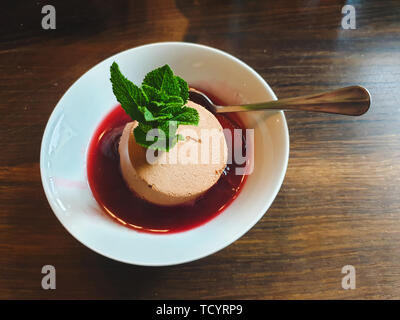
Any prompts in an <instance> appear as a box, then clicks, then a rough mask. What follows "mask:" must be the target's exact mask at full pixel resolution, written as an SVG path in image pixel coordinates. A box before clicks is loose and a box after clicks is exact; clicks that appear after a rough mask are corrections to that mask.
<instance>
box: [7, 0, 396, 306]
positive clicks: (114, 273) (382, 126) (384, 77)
mask: <svg viewBox="0 0 400 320" xmlns="http://www.w3.org/2000/svg"><path fill="white" fill-rule="evenodd" d="M49 3H50V4H53V5H54V6H55V8H56V10H57V11H56V12H57V29H56V30H43V29H42V28H41V19H42V16H43V15H42V14H41V8H42V6H43V5H45V4H48V3H47V1H46V2H44V1H10V0H4V1H2V2H1V4H0V14H1V19H0V21H1V22H0V26H1V27H0V150H1V152H0V298H2V299H9V298H17V299H21V298H29V299H54V298H56V299H60V298H78V299H83V298H132V299H148V298H150V299H166V298H169V299H175V298H177V299H196V298H228V299H229V298H245V299H250V298H254V299H282V298H284V299H319V298H321V299H348V298H358V299H370V298H378V299H390V298H400V98H399V95H400V3H399V2H398V1H396V0H394V1H354V3H355V7H356V18H357V29H355V30H343V29H342V28H341V24H340V21H341V18H342V16H343V15H342V13H341V8H342V6H343V5H344V4H345V1H335V0H326V1H324V0H322V1H317V0H315V1H311V0H309V1H266V0H263V1H239V0H237V1H201V0H194V1H190V0H189V1H188V0H178V1H172V0H165V1H162V0H153V1H82V0H79V1H78V0H70V1H50V2H49ZM350 3H351V1H350ZM167 40H174V41H190V42H197V43H202V44H206V45H210V46H213V47H216V48H219V49H222V50H225V51H227V52H229V53H231V54H233V55H235V56H237V57H238V58H240V59H242V60H243V61H245V62H246V63H248V64H249V65H250V66H252V67H253V68H254V69H255V70H256V71H257V72H259V73H260V74H261V75H262V76H263V77H264V78H265V79H266V80H267V82H268V83H269V84H270V86H271V87H272V89H273V90H274V91H275V93H276V94H277V96H278V97H291V96H295V95H301V94H310V93H314V92H318V91H322V90H328V89H333V88H338V87H341V86H346V85H352V84H360V85H364V86H366V87H367V88H368V89H369V90H370V92H371V95H372V99H373V103H372V107H371V109H370V111H369V112H368V113H367V114H366V115H364V116H362V117H359V118H350V117H345V116H334V115H323V114H308V113H304V112H296V113H287V114H286V117H287V121H288V125H289V130H290V144H291V146H290V160H289V166H288V170H287V174H286V178H285V181H284V183H283V186H282V188H281V190H280V192H279V194H278V196H277V198H276V200H275V202H274V203H273V205H272V206H271V208H270V209H269V211H268V214H266V215H265V216H264V218H263V219H262V220H261V221H260V222H259V223H258V224H257V225H256V226H255V227H254V228H253V229H251V230H250V231H249V232H248V233H247V234H246V235H245V236H243V237H242V238H241V239H239V240H238V241H236V242H235V243H234V244H232V245H230V246H229V247H227V248H226V249H224V250H222V251H220V252H218V253H216V254H214V255H212V256H209V257H207V258H205V259H202V260H199V261H195V262H192V263H188V264H184V265H178V266H172V267H162V268H147V267H138V266H132V265H126V264H123V263H118V262H115V261H112V260H109V259H107V258H104V257H102V256H100V255H98V254H96V253H94V252H92V251H90V250H89V249H87V248H86V247H84V246H82V245H81V244H80V243H79V242H78V241H76V240H75V239H73V238H72V237H71V236H70V235H69V233H68V232H67V231H66V230H65V229H64V228H63V227H62V226H61V224H60V223H59V222H58V220H57V219H56V217H55V216H54V214H53V213H52V211H51V209H50V207H49V205H48V203H47V201H46V198H45V195H44V192H43V189H42V185H41V181H40V172H39V151H40V142H41V138H42V134H43V131H44V128H45V125H46V122H47V120H48V117H49V116H50V113H51V111H52V110H53V108H54V106H55V105H56V103H57V101H58V100H59V99H60V97H61V96H62V94H63V93H64V92H65V91H66V90H67V89H68V87H69V86H70V85H71V84H72V83H73V82H74V81H75V80H76V79H77V78H78V77H80V76H81V75H82V74H83V73H85V72H86V71H87V70H88V69H89V68H90V67H92V66H93V65H95V64H96V63H98V62H100V61H102V60H103V59H105V58H107V57H108V56H110V55H112V54H115V53H117V52H119V51H122V50H124V49H128V48H132V47H135V46H137V45H141V44H145V43H151V42H157V41H167ZM45 264H51V265H54V266H55V267H56V270H57V289H56V290H53V291H52V290H49V291H45V290H42V289H41V278H42V274H41V268H42V266H43V265H45ZM348 264H350V265H353V266H354V267H355V268H356V275H357V278H356V279H357V280H356V289H355V290H343V289H342V287H341V279H342V276H343V275H342V274H341V269H342V267H343V266H344V265H348Z"/></svg>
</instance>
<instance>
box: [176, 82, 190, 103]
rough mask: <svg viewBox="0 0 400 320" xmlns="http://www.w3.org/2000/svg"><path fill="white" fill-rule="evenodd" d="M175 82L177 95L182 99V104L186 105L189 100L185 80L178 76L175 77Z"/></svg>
mask: <svg viewBox="0 0 400 320" xmlns="http://www.w3.org/2000/svg"><path fill="white" fill-rule="evenodd" d="M175 81H176V82H177V83H178V86H179V95H180V97H181V98H182V100H183V103H184V104H186V103H187V101H188V99H189V86H188V84H187V82H186V81H185V80H183V79H182V78H180V77H178V76H175Z"/></svg>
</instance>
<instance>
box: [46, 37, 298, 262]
mask: <svg viewBox="0 0 400 320" xmlns="http://www.w3.org/2000/svg"><path fill="white" fill-rule="evenodd" d="M170 45H179V46H190V47H199V48H203V49H206V50H210V51H212V52H214V53H217V54H220V55H223V56H224V57H226V58H228V59H231V60H233V61H235V62H236V63H238V64H239V65H240V66H241V67H243V68H245V69H247V70H249V71H250V72H251V73H252V75H253V76H255V77H256V78H257V80H258V81H260V83H262V85H263V86H264V89H265V90H266V91H267V92H268V93H269V94H270V95H271V97H272V99H273V100H277V97H276V95H275V93H274V92H273V91H272V89H271V88H270V86H269V85H268V83H267V82H266V81H265V80H264V78H262V77H261V76H260V75H259V74H258V73H257V72H256V71H255V70H254V69H253V68H252V67H250V66H249V65H247V64H246V63H245V62H243V61H241V60H240V59H238V58H236V57H235V56H233V55H231V54H229V53H227V52H225V51H222V50H220V49H217V48H214V47H210V46H207V45H203V44H198V43H192V42H183V41H182V42H181V41H161V42H154V43H148V44H143V45H139V46H136V47H132V48H129V49H126V50H123V51H120V52H117V53H115V54H113V55H111V56H109V57H106V58H105V59H102V60H101V61H99V62H98V63H96V64H95V65H94V66H92V67H91V68H89V69H88V70H86V71H85V72H84V73H83V74H82V75H80V76H79V78H77V79H76V80H75V81H74V82H73V83H72V84H71V85H70V86H69V87H68V88H67V89H66V90H65V92H64V93H63V95H62V96H61V97H60V99H59V100H58V101H57V103H56V105H55V107H54V109H53V110H52V112H51V114H50V116H49V118H48V120H47V123H46V127H45V130H44V132H43V136H42V140H41V145H40V176H41V182H42V186H43V190H44V192H45V195H46V198H47V201H48V203H49V205H50V207H51V209H52V211H53V213H54V214H55V216H56V217H57V219H58V221H59V222H60V223H61V225H62V226H63V227H64V228H65V229H66V230H67V231H68V233H69V234H70V235H72V237H73V238H75V239H76V240H77V241H78V242H80V243H81V244H83V245H84V246H85V247H87V248H89V249H90V250H92V251H94V252H96V253H97V254H99V255H102V256H105V257H107V258H109V259H111V260H114V261H118V262H123V263H126V264H131V265H138V266H150V267H159V266H171V265H178V264H184V263H189V262H192V261H196V260H200V259H202V258H205V257H207V256H210V255H212V254H214V253H216V252H218V251H220V250H222V249H224V248H226V247H228V246H229V245H231V244H232V243H233V242H235V241H236V240H238V239H240V238H241V237H242V236H243V235H244V234H246V233H247V232H248V231H249V230H250V229H251V228H253V227H254V226H255V225H256V224H257V222H258V221H259V220H261V218H262V217H263V216H264V215H265V214H266V213H267V211H268V209H269V207H270V206H271V204H272V203H273V202H274V200H275V198H276V196H277V194H278V192H279V190H280V189H281V187H282V184H283V180H284V178H285V175H286V171H287V167H288V162H289V151H290V139H289V130H288V126H287V122H286V117H285V114H284V112H283V111H276V112H275V113H276V114H279V116H280V118H281V123H282V126H283V136H284V141H285V145H286V148H284V154H283V159H284V163H283V167H282V170H281V171H280V173H279V177H278V179H277V183H276V185H275V187H274V190H273V192H272V193H271V196H272V197H271V198H272V201H271V203H269V202H266V203H265V205H264V207H263V209H262V212H263V213H260V214H259V215H257V216H256V217H255V219H254V220H253V221H251V222H250V223H249V225H248V226H247V227H246V228H244V229H243V230H242V231H241V232H239V233H236V234H233V235H232V236H231V237H230V239H229V240H226V241H225V243H224V244H223V245H222V246H218V247H216V248H214V249H213V250H210V251H208V252H207V253H205V254H201V255H198V256H196V257H195V258H189V259H181V260H174V261H173V262H167V263H142V262H132V261H131V260H129V259H121V258H117V257H113V256H111V255H109V254H108V253H104V252H101V251H100V250H98V249H97V248H94V247H93V246H92V245H91V244H88V243H85V241H84V240H81V239H79V238H78V237H77V236H75V235H74V234H73V233H72V231H71V230H70V229H69V228H67V226H66V225H65V223H64V221H63V220H62V219H61V217H60V216H59V215H58V214H57V213H56V212H58V209H59V208H58V206H56V204H55V201H54V199H53V198H52V197H51V194H52V193H51V190H50V186H49V183H48V181H47V179H46V176H45V172H46V168H45V167H44V159H45V157H46V156H45V154H44V149H45V142H46V141H49V136H50V135H51V131H50V124H51V123H52V120H53V119H55V118H56V117H57V116H58V114H59V113H60V112H62V107H61V105H60V102H62V101H63V99H64V98H65V96H66V95H67V93H68V92H69V91H70V89H71V88H72V87H73V86H75V85H76V83H78V82H79V80H80V79H81V78H82V77H84V76H85V75H86V74H87V73H88V72H90V71H91V70H92V69H95V68H96V67H98V66H99V65H100V64H102V63H103V62H104V61H105V60H109V59H112V58H115V57H117V56H118V55H121V54H124V53H127V52H129V51H132V50H136V49H142V48H146V47H152V46H170ZM85 155H86V153H85ZM89 189H90V188H89ZM260 211H261V210H260ZM114 223H115V222H114ZM154 236H157V237H159V236H160V235H154Z"/></svg>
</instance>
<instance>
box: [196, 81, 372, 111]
mask: <svg viewBox="0 0 400 320" xmlns="http://www.w3.org/2000/svg"><path fill="white" fill-rule="evenodd" d="M189 97H190V100H192V101H193V102H196V103H198V104H201V105H202V106H204V107H206V108H207V109H208V110H210V111H211V112H214V113H224V112H240V111H254V110H303V111H313V112H325V113H336V114H344V115H349V116H360V115H362V114H364V113H366V112H367V111H368V109H369V106H370V104H371V96H370V94H369V92H368V90H367V89H365V88H364V87H361V86H351V87H345V88H341V89H337V90H333V91H328V92H323V93H317V94H311V95H307V96H301V97H297V98H288V99H279V100H275V101H268V102H260V103H252V104H243V105H235V106H218V105H215V104H214V103H213V102H212V101H211V100H210V99H209V98H208V97H207V96H206V95H205V94H204V93H202V92H201V91H198V90H195V89H190V90H189Z"/></svg>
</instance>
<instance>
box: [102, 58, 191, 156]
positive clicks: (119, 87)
mask: <svg viewBox="0 0 400 320" xmlns="http://www.w3.org/2000/svg"><path fill="white" fill-rule="evenodd" d="M110 73H111V78H110V80H111V83H112V89H113V92H114V95H115V97H116V98H117V100H118V102H119V103H120V104H121V106H122V108H123V109H124V110H125V112H126V113H127V114H128V115H129V116H130V117H131V118H132V120H136V121H138V122H139V125H138V126H137V127H136V128H135V130H134V135H135V140H136V142H137V143H138V144H140V145H141V146H143V147H146V148H151V149H159V150H164V151H169V150H170V149H171V148H172V147H173V146H174V145H175V144H176V143H177V142H178V140H180V139H183V137H182V136H180V135H178V134H176V131H177V129H178V126H179V125H198V123H199V114H198V112H197V110H196V109H193V108H190V107H187V106H185V105H186V103H187V101H188V99H189V86H188V84H187V83H186V81H185V80H183V79H182V78H180V77H178V76H175V75H174V74H173V72H172V70H171V68H170V67H169V66H168V65H167V64H166V65H164V66H162V67H160V68H157V69H155V70H153V71H150V72H149V73H148V74H147V75H146V76H145V78H144V80H143V82H142V85H141V87H138V86H136V85H135V84H133V83H132V82H131V81H129V80H128V79H127V78H126V77H125V76H124V75H123V74H122V73H121V71H120V69H119V66H118V64H117V63H115V62H114V63H113V64H112V65H111V67H110ZM150 130H153V131H151V132H149V131H150ZM147 136H153V139H147V138H146V137H147Z"/></svg>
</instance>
